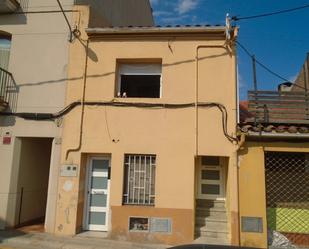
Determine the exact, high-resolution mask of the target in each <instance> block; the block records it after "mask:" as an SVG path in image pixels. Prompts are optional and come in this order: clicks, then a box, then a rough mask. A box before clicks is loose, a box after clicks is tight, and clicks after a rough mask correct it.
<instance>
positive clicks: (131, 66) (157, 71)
mask: <svg viewBox="0 0 309 249" xmlns="http://www.w3.org/2000/svg"><path fill="white" fill-rule="evenodd" d="M121 75H160V96H159V98H162V64H161V63H119V66H118V74H117V78H118V81H117V89H116V97H117V94H118V92H120V90H121ZM141 98H147V97H141Z"/></svg>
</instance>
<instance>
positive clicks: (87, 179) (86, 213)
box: [83, 156, 111, 232]
mask: <svg viewBox="0 0 309 249" xmlns="http://www.w3.org/2000/svg"><path fill="white" fill-rule="evenodd" d="M96 159H97V160H108V161H109V168H110V167H111V157H110V156H89V157H88V158H87V165H86V167H87V168H86V175H85V197H84V213H83V216H84V218H83V230H85V231H101V232H106V231H108V229H109V223H110V222H109V218H110V217H109V214H110V205H109V198H110V179H108V180H107V198H106V219H105V223H106V225H105V227H104V229H101V228H98V229H96V228H93V229H89V212H90V198H89V196H90V195H89V194H88V191H89V190H90V186H91V185H90V184H91V182H90V180H91V179H90V173H91V170H92V161H93V160H96ZM108 172H110V170H109V171H108ZM94 226H95V225H94Z"/></svg>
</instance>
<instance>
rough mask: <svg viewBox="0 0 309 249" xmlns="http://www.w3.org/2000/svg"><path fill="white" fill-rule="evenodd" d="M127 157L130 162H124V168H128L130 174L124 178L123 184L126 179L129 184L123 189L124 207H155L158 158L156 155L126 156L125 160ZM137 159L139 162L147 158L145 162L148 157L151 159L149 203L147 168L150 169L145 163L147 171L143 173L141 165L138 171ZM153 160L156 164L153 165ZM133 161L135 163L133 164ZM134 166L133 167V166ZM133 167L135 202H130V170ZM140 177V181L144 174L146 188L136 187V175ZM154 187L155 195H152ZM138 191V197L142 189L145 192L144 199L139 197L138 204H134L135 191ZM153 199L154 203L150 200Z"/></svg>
mask: <svg viewBox="0 0 309 249" xmlns="http://www.w3.org/2000/svg"><path fill="white" fill-rule="evenodd" d="M126 157H129V158H128V160H129V162H128V163H126V162H125V161H124V167H128V170H127V172H128V174H127V175H125V174H124V176H123V183H125V179H126V183H127V186H124V188H123V205H141V206H154V205H155V181H156V163H157V157H156V155H144V154H125V156H124V160H125V159H126ZM136 157H139V162H141V158H142V157H145V160H146V157H149V158H150V164H149V176H150V179H149V182H148V184H149V186H148V193H147V195H148V203H146V189H147V187H146V174H147V173H146V172H147V170H146V167H148V165H146V163H145V170H144V171H142V170H140V167H141V164H139V170H137V169H136V168H137V167H136V165H137V164H135V159H136ZM153 158H154V159H155V163H152V160H153ZM131 160H132V161H133V162H131ZM132 164H133V165H132ZM131 167H133V184H132V185H133V189H132V193H133V194H132V200H133V202H130V168H131ZM153 167H154V174H152V170H153ZM136 173H137V175H138V177H139V180H140V178H141V174H144V187H141V186H140V185H139V186H137V187H136V186H135V181H136V179H135V175H136ZM152 185H154V193H153V194H152V193H151V186H152ZM135 189H137V190H138V191H139V192H138V195H140V191H141V189H143V190H144V198H143V199H142V200H143V201H142V200H141V199H140V198H139V197H137V203H135V202H134V199H135V198H134V197H135V196H134V190H135ZM125 198H126V201H125ZM151 199H153V200H154V201H153V203H151V202H150V200H151Z"/></svg>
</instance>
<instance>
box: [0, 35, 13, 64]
mask: <svg viewBox="0 0 309 249" xmlns="http://www.w3.org/2000/svg"><path fill="white" fill-rule="evenodd" d="M10 48H11V35H9V34H8V33H4V32H1V31H0V67H1V68H3V69H6V70H7V69H8V67H9V58H10Z"/></svg>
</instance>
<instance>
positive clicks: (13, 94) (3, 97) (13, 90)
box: [0, 67, 18, 112]
mask: <svg viewBox="0 0 309 249" xmlns="http://www.w3.org/2000/svg"><path fill="white" fill-rule="evenodd" d="M17 92H18V91H17V86H16V83H15V80H14V78H13V75H12V74H11V73H10V72H8V71H6V70H5V69H3V68H1V67H0V112H3V111H5V110H6V109H8V108H10V109H11V110H12V109H14V107H15V104H16V101H17Z"/></svg>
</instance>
